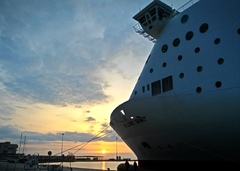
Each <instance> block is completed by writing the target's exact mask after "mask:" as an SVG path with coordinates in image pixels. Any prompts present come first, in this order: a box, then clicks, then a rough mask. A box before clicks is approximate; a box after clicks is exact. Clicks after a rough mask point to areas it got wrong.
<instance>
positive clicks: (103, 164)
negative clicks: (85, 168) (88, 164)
mask: <svg viewBox="0 0 240 171" xmlns="http://www.w3.org/2000/svg"><path fill="white" fill-rule="evenodd" d="M102 170H106V163H105V161H103V162H102Z"/></svg>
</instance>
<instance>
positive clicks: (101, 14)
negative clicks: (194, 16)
mask: <svg viewBox="0 0 240 171" xmlns="http://www.w3.org/2000/svg"><path fill="white" fill-rule="evenodd" d="M150 2H151V0H121V1H118V0H51V1H49V0H21V1H19V0H1V1H0V141H1V142H2V141H12V142H13V143H18V142H19V138H20V134H21V133H24V134H25V135H27V139H28V142H29V144H30V143H31V142H34V141H38V142H39V143H40V144H41V141H42V142H43V140H44V142H46V141H58V140H59V139H61V132H66V133H65V134H66V135H67V134H68V135H69V136H68V137H67V136H66V137H65V138H66V141H87V140H89V138H90V137H92V136H93V135H94V133H93V132H94V131H93V130H96V132H98V131H100V130H102V129H104V128H106V127H107V126H108V123H109V117H110V114H111V111H112V110H113V109H114V107H116V106H117V105H118V104H120V103H122V102H124V101H126V100H127V99H128V98H129V96H130V93H131V91H132V88H133V87H134V84H135V82H136V80H137V78H138V76H139V74H140V72H141V69H142V67H143V65H144V63H145V60H146V59H147V56H148V55H149V53H150V51H151V48H152V47H153V43H152V42H150V41H148V40H147V39H144V38H143V37H141V36H139V35H137V34H135V32H134V30H133V28H132V26H133V25H135V24H136V21H134V20H133V19H132V17H133V16H134V15H135V14H136V13H137V12H138V11H139V9H142V8H144V7H145V6H146V5H147V4H149V3H150ZM165 2H166V3H168V4H170V5H173V7H175V8H178V7H180V6H181V5H183V4H184V3H185V2H187V1H185V0H182V1H177V0H168V1H167V0H165ZM65 121H68V122H65ZM64 122H65V124H64ZM57 123H59V124H57ZM48 124H49V125H52V127H50V126H48V127H47V128H46V129H45V130H44V129H43V128H44V127H46V125H48ZM72 124H75V125H77V124H79V125H80V124H82V125H83V126H84V128H83V127H80V128H77V130H75V129H76V127H73V129H70V128H69V129H68V127H71V126H69V125H72ZM63 125H68V126H66V127H64V126H63ZM85 127H86V128H87V129H85ZM108 131H109V132H111V129H110V128H109V129H108ZM59 137H60V138H59ZM114 137H116V134H114V133H111V134H108V136H106V137H105V138H104V139H103V141H115V138H114Z"/></svg>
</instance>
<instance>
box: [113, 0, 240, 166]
mask: <svg viewBox="0 0 240 171" xmlns="http://www.w3.org/2000/svg"><path fill="white" fill-rule="evenodd" d="M239 7H240V1H239V0H233V1H226V0H200V1H198V2H197V3H195V4H194V5H192V6H191V7H189V8H188V9H186V10H184V11H182V12H179V11H178V10H174V9H171V7H169V6H168V5H166V4H164V3H162V2H160V1H156V0H155V1H153V2H152V3H151V4H149V5H148V6H147V7H146V8H144V9H143V10H142V11H140V12H139V13H138V14H137V15H135V16H134V19H136V20H137V21H139V25H138V27H136V26H135V27H134V28H135V31H136V32H138V33H139V34H142V35H144V37H147V38H149V40H151V41H153V42H155V44H154V47H153V49H152V52H151V53H150V55H149V56H148V58H147V60H146V63H145V65H144V67H143V70H142V73H141V75H140V77H139V79H138V81H137V83H136V85H135V88H134V90H133V92H132V94H131V96H130V99H129V100H128V101H126V102H124V103H123V104H121V105H119V106H118V107H117V108H116V109H115V110H114V111H113V113H112V115H111V122H110V125H111V126H112V127H113V129H114V130H115V131H116V132H117V133H118V134H119V136H121V138H122V139H123V140H124V141H125V142H126V144H127V145H128V146H129V147H130V148H131V149H132V150H133V152H134V153H135V154H136V156H137V157H138V159H139V164H140V166H141V167H143V168H153V169H158V168H157V167H158V166H157V164H158V163H159V161H167V162H169V161H176V162H186V161H192V162H198V161H207V162H209V161H210V162H212V163H214V162H218V163H219V162H220V163H225V162H226V163H231V164H233V163H234V164H237V165H238V166H239V163H240V22H239V21H240V10H239Z"/></svg>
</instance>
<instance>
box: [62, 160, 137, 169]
mask: <svg viewBox="0 0 240 171" xmlns="http://www.w3.org/2000/svg"><path fill="white" fill-rule="evenodd" d="M121 163H125V162H124V161H96V162H93V161H91V162H71V163H69V162H64V163H63V166H64V167H72V168H88V169H100V170H108V168H109V169H110V170H114V171H116V170H117V166H118V165H119V164H121ZM129 163H130V164H133V161H132V162H131V161H129Z"/></svg>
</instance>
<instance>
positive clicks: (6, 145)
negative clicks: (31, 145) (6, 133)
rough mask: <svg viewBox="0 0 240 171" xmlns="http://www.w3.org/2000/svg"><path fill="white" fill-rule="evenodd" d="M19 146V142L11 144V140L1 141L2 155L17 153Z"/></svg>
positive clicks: (0, 151) (0, 152)
mask: <svg viewBox="0 0 240 171" xmlns="http://www.w3.org/2000/svg"><path fill="white" fill-rule="evenodd" d="M17 148H18V145H17V144H11V143H10V142H3V143H1V142H0V155H6V154H7V155H9V154H10V155H12V154H16V152H17Z"/></svg>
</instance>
